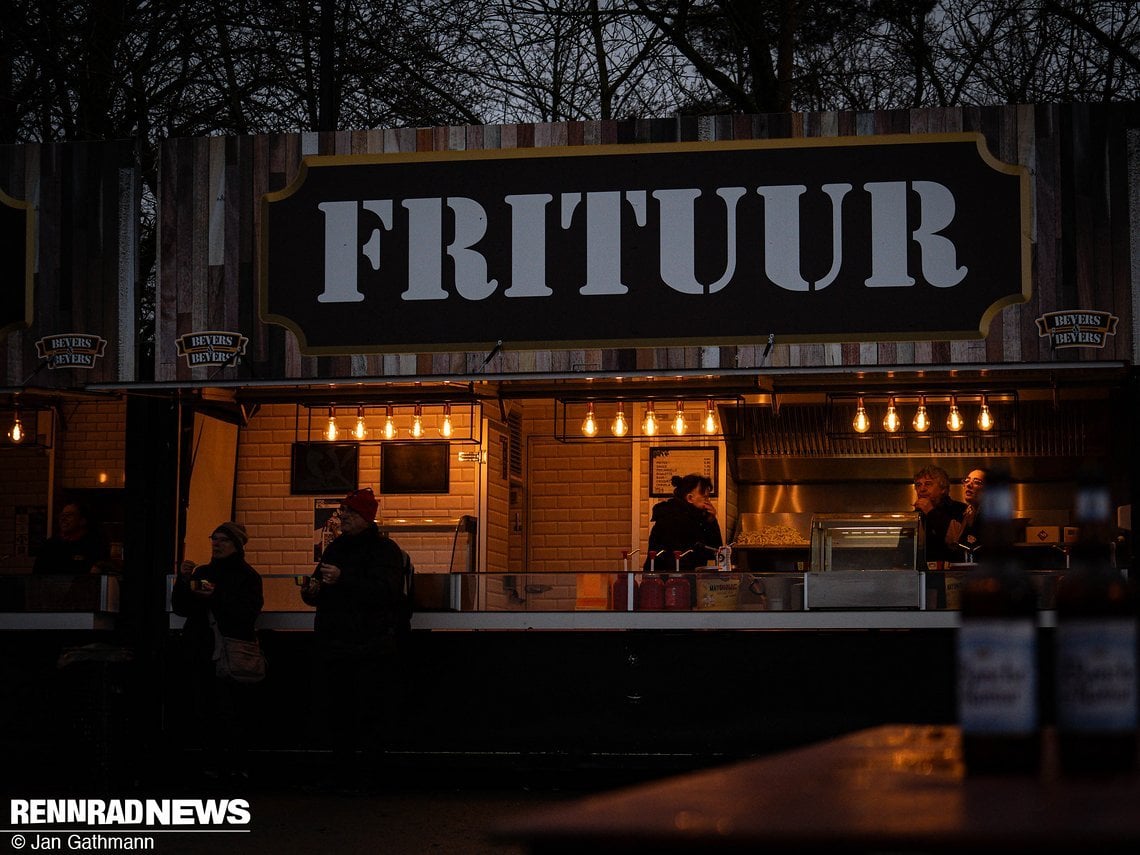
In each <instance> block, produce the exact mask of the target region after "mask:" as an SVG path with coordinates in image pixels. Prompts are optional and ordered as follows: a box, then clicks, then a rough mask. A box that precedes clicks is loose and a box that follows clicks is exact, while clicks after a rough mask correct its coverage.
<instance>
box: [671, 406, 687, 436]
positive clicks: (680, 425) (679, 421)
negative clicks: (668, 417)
mask: <svg viewBox="0 0 1140 855" xmlns="http://www.w3.org/2000/svg"><path fill="white" fill-rule="evenodd" d="M687 427H688V425H686V424H685V403H684V402H683V401H678V402H677V415H675V416H673V433H675V434H676V435H677V436H683V435H684V433H685V429H686V428H687Z"/></svg>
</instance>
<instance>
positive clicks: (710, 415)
mask: <svg viewBox="0 0 1140 855" xmlns="http://www.w3.org/2000/svg"><path fill="white" fill-rule="evenodd" d="M701 430H703V431H704V432H705V433H709V434H712V433H716V430H717V426H716V407H715V406H714V405H713V402H712V399H711V398H710V399H709V400H708V402H707V403H706V405H705V420H704V421H703V422H702V423H701Z"/></svg>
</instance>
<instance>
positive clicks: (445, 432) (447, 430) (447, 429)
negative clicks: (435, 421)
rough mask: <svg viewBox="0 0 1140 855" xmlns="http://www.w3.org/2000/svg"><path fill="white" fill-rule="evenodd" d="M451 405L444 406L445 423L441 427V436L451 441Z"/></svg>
mask: <svg viewBox="0 0 1140 855" xmlns="http://www.w3.org/2000/svg"><path fill="white" fill-rule="evenodd" d="M452 433H453V430H452V427H451V404H444V405H443V423H442V424H441V425H440V426H439V435H440V436H442V437H443V438H444V439H451V434H452Z"/></svg>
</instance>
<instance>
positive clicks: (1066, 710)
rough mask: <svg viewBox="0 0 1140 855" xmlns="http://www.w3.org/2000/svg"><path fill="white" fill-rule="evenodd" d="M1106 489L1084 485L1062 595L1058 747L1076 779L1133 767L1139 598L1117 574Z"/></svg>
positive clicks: (1056, 647)
mask: <svg viewBox="0 0 1140 855" xmlns="http://www.w3.org/2000/svg"><path fill="white" fill-rule="evenodd" d="M1110 514H1111V502H1110V497H1109V491H1108V487H1107V485H1106V484H1105V483H1104V482H1103V481H1100V480H1098V479H1095V478H1088V479H1082V483H1080V484H1079V485H1078V489H1077V503H1076V521H1077V524H1078V526H1079V534H1078V539H1077V542H1076V544H1074V546H1073V550H1072V553H1071V557H1070V571H1069V572H1068V573H1066V574H1065V575H1064V576H1063V577H1062V579H1061V584H1060V586H1059V588H1058V590H1057V629H1056V633H1055V641H1054V662H1055V675H1054V676H1055V687H1056V698H1055V700H1056V711H1057V743H1058V751H1059V756H1060V761H1061V769H1062V771H1064V772H1067V773H1073V774H1098V773H1099V774H1107V773H1113V772H1127V771H1129V770H1131V769H1134V768H1135V766H1136V747H1137V746H1136V728H1137V686H1136V639H1137V635H1136V619H1137V612H1136V592H1135V588H1134V586H1132V585H1131V584H1129V582H1128V581H1127V580H1125V578H1124V576H1123V575H1122V574H1121V573H1120V571H1119V570H1117V568H1116V567H1115V566H1114V564H1113V559H1112V553H1111V543H1112V530H1111V528H1110V523H1109V519H1110Z"/></svg>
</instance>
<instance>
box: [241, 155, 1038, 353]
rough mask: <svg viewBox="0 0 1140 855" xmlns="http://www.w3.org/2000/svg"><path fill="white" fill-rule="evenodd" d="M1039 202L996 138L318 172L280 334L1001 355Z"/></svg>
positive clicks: (344, 166)
mask: <svg viewBox="0 0 1140 855" xmlns="http://www.w3.org/2000/svg"><path fill="white" fill-rule="evenodd" d="M1028 198H1029V195H1028V176H1027V173H1026V171H1025V170H1024V169H1023V168H1021V167H1016V166H1009V165H1006V164H1002V163H1000V162H998V161H996V160H995V159H994V158H993V157H992V156H991V155H990V154H989V153H988V152H987V150H986V148H985V144H984V140H983V139H982V137H981V136H979V135H976V134H955V135H932V136H921V135H918V136H892V137H866V138H859V137H850V138H836V139H828V140H821V139H812V140H795V141H751V142H736V143H692V144H675V145H651V146H650V145H647V146H604V147H603V146H597V147H582V148H559V149H529V150H518V149H515V150H499V151H478V152H442V153H434V154H392V155H367V156H352V157H349V156H346V157H311V158H306V160H305V163H304V167H303V168H302V170H301V171H300V174H299V176H298V178H297V180H296V182H295V183H294V184H293V185H292V186H290V187H288V188H286V189H285V190H283V191H280V192H278V193H272V194H268V195H267V196H266V197H265V202H264V207H265V210H264V217H263V224H264V225H263V232H262V235H261V240H262V244H261V287H262V293H261V307H262V314H263V318H264V319H265V320H266V321H269V322H276V323H280V324H283V325H285V326H287V327H289V328H291V329H293V330H294V332H296V334H297V336H298V338H299V340H300V342H301V347H302V350H303V351H304V352H306V353H336V352H362V351H401V350H404V351H407V350H444V349H478V348H483V347H489V346H491V345H492V344H494V343H495V342H497V341H502V342H504V344H505V346H507V347H552V346H566V345H575V346H583V345H592V346H606V345H610V346H615V345H621V346H637V345H654V344H683V343H690V344H716V343H744V342H754V341H763V340H767V337H768V336H769V334H773V333H774V334H775V335H776V336H777V337H778V338H779V339H780V340H783V341H788V340H793V341H838V340H878V339H891V338H893V339H902V340H921V339H947V338H978V337H980V336H982V335H984V332H985V329H986V327H987V325H988V323H989V319H990V318H991V317H992V316H993V315H994V314H995V313H996V312H997V311H998V310H999V309H1000V308H1001V307H1002V306H1005V305H1008V304H1010V303H1014V302H1019V301H1023V300H1025V299H1027V298H1028V296H1029V243H1028V238H1027V234H1028V230H1029V211H1028V207H1029V202H1028Z"/></svg>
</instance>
